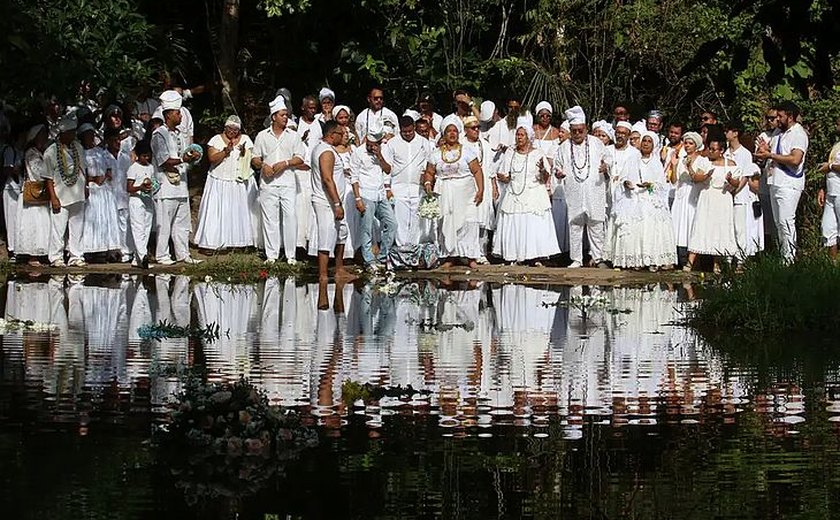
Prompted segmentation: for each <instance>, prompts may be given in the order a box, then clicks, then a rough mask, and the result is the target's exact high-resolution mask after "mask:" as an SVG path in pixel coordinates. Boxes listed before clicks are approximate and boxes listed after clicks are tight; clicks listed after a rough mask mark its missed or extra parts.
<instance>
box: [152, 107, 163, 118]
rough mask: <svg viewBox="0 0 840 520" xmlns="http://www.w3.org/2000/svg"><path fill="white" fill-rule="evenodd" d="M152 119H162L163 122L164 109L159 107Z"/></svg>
mask: <svg viewBox="0 0 840 520" xmlns="http://www.w3.org/2000/svg"><path fill="white" fill-rule="evenodd" d="M152 119H160V120H161V121H163V109H162V108H161V107H160V105H158V107H157V108H156V109H155V112H154V113H153V114H152Z"/></svg>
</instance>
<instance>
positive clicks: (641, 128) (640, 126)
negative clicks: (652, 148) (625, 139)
mask: <svg viewBox="0 0 840 520" xmlns="http://www.w3.org/2000/svg"><path fill="white" fill-rule="evenodd" d="M630 132H631V133H632V132H636V133H638V134H641V133H642V132H647V123H645V122H644V121H637V122H636V123H633V127H632V128H631V129H630Z"/></svg>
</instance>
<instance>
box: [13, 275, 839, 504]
mask: <svg viewBox="0 0 840 520" xmlns="http://www.w3.org/2000/svg"><path fill="white" fill-rule="evenodd" d="M4 291H5V298H4V299H2V300H0V301H5V308H4V315H5V317H6V318H7V319H11V318H14V319H20V320H32V321H35V322H39V323H44V324H49V325H50V327H52V330H51V331H49V332H44V331H23V332H21V331H7V332H5V334H4V335H3V336H2V346H0V385H2V386H0V461H2V462H0V464H2V466H0V467H2V468H4V470H3V471H2V477H0V478H2V484H0V485H1V486H2V489H0V497H2V502H0V506H1V507H2V508H3V510H6V511H10V512H12V511H14V512H16V513H17V514H18V516H20V517H24V518H30V517H31V518H45V517H57V518H64V517H67V518H148V517H149V516H152V515H155V516H158V517H162V518H163V517H178V518H185V517H216V518H233V517H236V515H238V516H239V518H287V517H289V518H325V517H328V518H490V517H494V518H522V517H527V518H547V517H551V518H557V517H563V518H677V517H679V518H838V517H840V361H838V360H837V358H835V357H834V356H829V355H806V354H803V355H798V353H797V352H796V349H795V347H791V349H790V350H791V352H789V355H787V354H786V355H784V356H778V357H774V358H772V359H768V358H767V357H766V356H765V357H762V356H760V355H757V356H754V357H752V356H742V355H738V356H735V355H729V354H727V351H726V350H723V349H719V348H716V347H715V346H710V345H707V344H706V343H704V342H703V341H701V340H700V339H698V338H697V337H695V336H694V335H693V334H692V333H691V332H690V331H689V330H687V329H685V328H684V327H682V326H680V325H679V321H680V317H681V312H682V311H683V309H684V305H690V303H686V300H688V299H690V297H692V295H693V291H692V289H691V288H690V287H688V288H684V287H681V286H679V287H668V286H665V285H652V286H647V287H637V288H607V289H604V288H595V287H526V286H520V285H502V286H496V285H488V284H482V283H473V284H469V285H464V284H462V285H457V284H456V285H449V286H441V285H439V284H431V283H425V282H421V283H405V284H402V285H398V286H390V285H388V286H385V287H375V286H371V285H368V286H362V285H357V286H354V285H342V286H335V285H332V284H330V285H326V286H319V285H318V284H308V283H304V282H301V281H297V280H295V279H292V278H289V279H268V280H266V281H264V282H261V283H259V284H255V285H230V284H219V283H214V282H207V283H205V282H196V281H191V280H190V279H188V278H186V277H179V276H157V277H145V278H139V279H131V278H127V277H125V278H121V277H108V276H89V277H88V278H86V279H85V278H76V277H71V278H64V277H53V278H46V279H39V280H34V281H33V280H18V281H11V282H9V283H8V284H7V285H6V286H5V288H4ZM733 312H738V310H737V309H733ZM160 320H166V321H167V322H170V323H174V324H179V325H195V326H199V327H203V326H205V325H206V324H217V325H219V327H220V330H221V331H222V335H221V337H220V338H219V339H218V340H216V341H214V342H211V343H206V344H203V343H201V342H199V341H198V340H195V339H188V338H177V339H163V340H161V341H155V340H149V339H142V338H141V337H140V336H139V335H138V328H139V327H140V326H142V325H145V324H150V323H156V322H158V321H160ZM781 340H785V341H788V340H790V338H783V339H781ZM791 344H792V345H793V344H794V343H793V342H791ZM197 365H200V366H202V367H205V368H206V370H207V374H208V376H207V377H208V379H209V380H211V381H220V380H234V379H237V378H239V377H240V376H245V377H247V378H249V379H250V380H251V381H252V382H255V383H257V384H258V385H259V386H260V387H261V388H263V389H264V390H265V392H266V393H267V395H268V397H269V398H270V400H271V401H272V402H273V403H275V404H281V405H284V406H289V407H295V408H297V409H298V410H299V411H300V413H301V414H302V415H303V417H304V419H305V422H306V423H307V424H309V425H311V426H312V427H314V428H316V429H317V432H318V435H319V437H320V443H319V446H318V447H317V448H314V449H312V450H309V451H308V452H305V453H304V454H302V455H301V456H300V457H299V458H298V459H297V460H295V461H293V462H290V463H289V464H288V465H287V467H286V475H285V477H283V478H275V479H272V481H271V482H270V483H269V484H268V485H266V486H264V487H263V488H261V489H260V490H258V491H257V493H256V494H255V495H252V496H248V497H245V498H241V499H239V500H233V501H231V500H228V501H227V502H226V505H225V506H218V505H213V506H212V507H199V506H196V507H193V506H188V505H187V504H186V502H185V497H183V496H182V494H181V493H180V492H179V491H178V490H177V489H176V486H175V485H173V482H172V479H171V478H170V477H171V475H169V472H168V471H167V468H166V464H165V461H160V460H157V459H156V458H155V451H154V448H153V447H152V446H151V445H150V443H149V439H150V438H151V436H152V431H153V429H155V428H157V427H159V425H160V423H161V422H162V421H163V418H164V417H165V413H166V411H167V405H168V404H169V403H171V401H172V394H173V393H175V392H177V391H178V390H179V389H180V388H181V385H182V382H183V378H184V374H185V373H186V372H188V371H189V370H190V369H191V367H195V366H197ZM354 383H358V384H364V383H369V384H372V385H375V386H376V387H384V388H387V389H401V391H398V392H393V393H394V395H393V396H391V397H382V398H381V399H379V400H376V401H370V400H368V402H366V403H365V402H362V401H361V400H359V401H356V402H355V403H353V402H352V399H351V400H350V401H349V402H348V395H349V393H350V391H349V390H348V387H349V385H352V384H354ZM409 387H410V389H411V390H406V389H408V388H409ZM176 480H177V479H176ZM4 516H5V515H4Z"/></svg>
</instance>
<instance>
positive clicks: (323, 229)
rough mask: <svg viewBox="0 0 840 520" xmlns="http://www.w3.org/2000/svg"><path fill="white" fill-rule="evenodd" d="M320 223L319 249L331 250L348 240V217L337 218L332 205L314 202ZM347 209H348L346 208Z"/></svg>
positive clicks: (317, 220) (313, 207)
mask: <svg viewBox="0 0 840 520" xmlns="http://www.w3.org/2000/svg"><path fill="white" fill-rule="evenodd" d="M312 209H313V210H314V211H315V221H316V223H317V225H318V251H328V252H331V251H332V250H333V249H335V246H336V245H338V244H344V243H345V242H346V241H347V218H346V216H345V218H343V219H341V220H336V219H335V213H334V212H333V210H332V208H331V207H330V206H325V205H323V204H316V203H312ZM345 211H346V210H345Z"/></svg>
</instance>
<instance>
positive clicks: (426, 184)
mask: <svg viewBox="0 0 840 520" xmlns="http://www.w3.org/2000/svg"><path fill="white" fill-rule="evenodd" d="M431 185H432V181H426V182H424V183H423V186H431Z"/></svg>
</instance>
